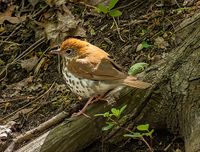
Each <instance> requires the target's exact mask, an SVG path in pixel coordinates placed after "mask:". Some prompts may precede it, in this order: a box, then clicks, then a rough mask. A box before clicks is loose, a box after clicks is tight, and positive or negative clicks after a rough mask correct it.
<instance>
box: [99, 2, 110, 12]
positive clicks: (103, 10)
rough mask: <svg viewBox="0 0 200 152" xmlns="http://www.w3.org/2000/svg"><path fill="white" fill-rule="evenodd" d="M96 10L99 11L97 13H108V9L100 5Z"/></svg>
mask: <svg viewBox="0 0 200 152" xmlns="http://www.w3.org/2000/svg"><path fill="white" fill-rule="evenodd" d="M97 8H98V9H99V12H103V13H104V14H106V13H108V11H109V9H108V8H107V7H106V6H105V5H104V4H102V3H100V4H98V6H97Z"/></svg>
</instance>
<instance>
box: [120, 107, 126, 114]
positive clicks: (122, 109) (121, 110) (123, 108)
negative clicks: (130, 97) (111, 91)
mask: <svg viewBox="0 0 200 152" xmlns="http://www.w3.org/2000/svg"><path fill="white" fill-rule="evenodd" d="M126 107H127V105H124V106H123V107H121V109H120V114H121V113H122V112H123V111H124V110H125V109H126Z"/></svg>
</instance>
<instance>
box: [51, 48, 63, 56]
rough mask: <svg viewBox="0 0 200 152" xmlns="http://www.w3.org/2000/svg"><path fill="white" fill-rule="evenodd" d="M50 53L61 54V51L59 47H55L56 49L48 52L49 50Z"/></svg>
mask: <svg viewBox="0 0 200 152" xmlns="http://www.w3.org/2000/svg"><path fill="white" fill-rule="evenodd" d="M49 53H50V54H59V55H60V54H61V51H60V48H59V49H57V50H51V51H50V52H49Z"/></svg>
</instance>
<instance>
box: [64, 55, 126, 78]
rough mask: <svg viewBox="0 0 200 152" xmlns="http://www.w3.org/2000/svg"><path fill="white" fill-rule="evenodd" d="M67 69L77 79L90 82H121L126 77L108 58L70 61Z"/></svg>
mask: <svg viewBox="0 0 200 152" xmlns="http://www.w3.org/2000/svg"><path fill="white" fill-rule="evenodd" d="M68 69H69V70H70V72H71V73H72V74H74V75H75V76H77V77H80V78H86V79H92V80H122V79H125V78H126V77H127V75H126V74H124V73H123V72H122V70H121V68H120V67H119V66H118V65H117V64H116V63H115V62H113V61H112V60H111V59H110V58H108V57H107V58H101V59H98V60H92V59H91V58H87V57H86V58H82V59H76V60H72V61H71V62H70V63H69V64H68Z"/></svg>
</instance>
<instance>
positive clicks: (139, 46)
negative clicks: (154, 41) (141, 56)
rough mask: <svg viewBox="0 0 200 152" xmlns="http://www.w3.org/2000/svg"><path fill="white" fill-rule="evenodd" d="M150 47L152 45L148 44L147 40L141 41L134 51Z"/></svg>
mask: <svg viewBox="0 0 200 152" xmlns="http://www.w3.org/2000/svg"><path fill="white" fill-rule="evenodd" d="M150 47H152V45H150V44H149V43H148V42H147V41H143V42H142V43H140V44H139V45H138V46H137V49H136V52H138V51H141V50H143V49H148V48H150Z"/></svg>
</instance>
